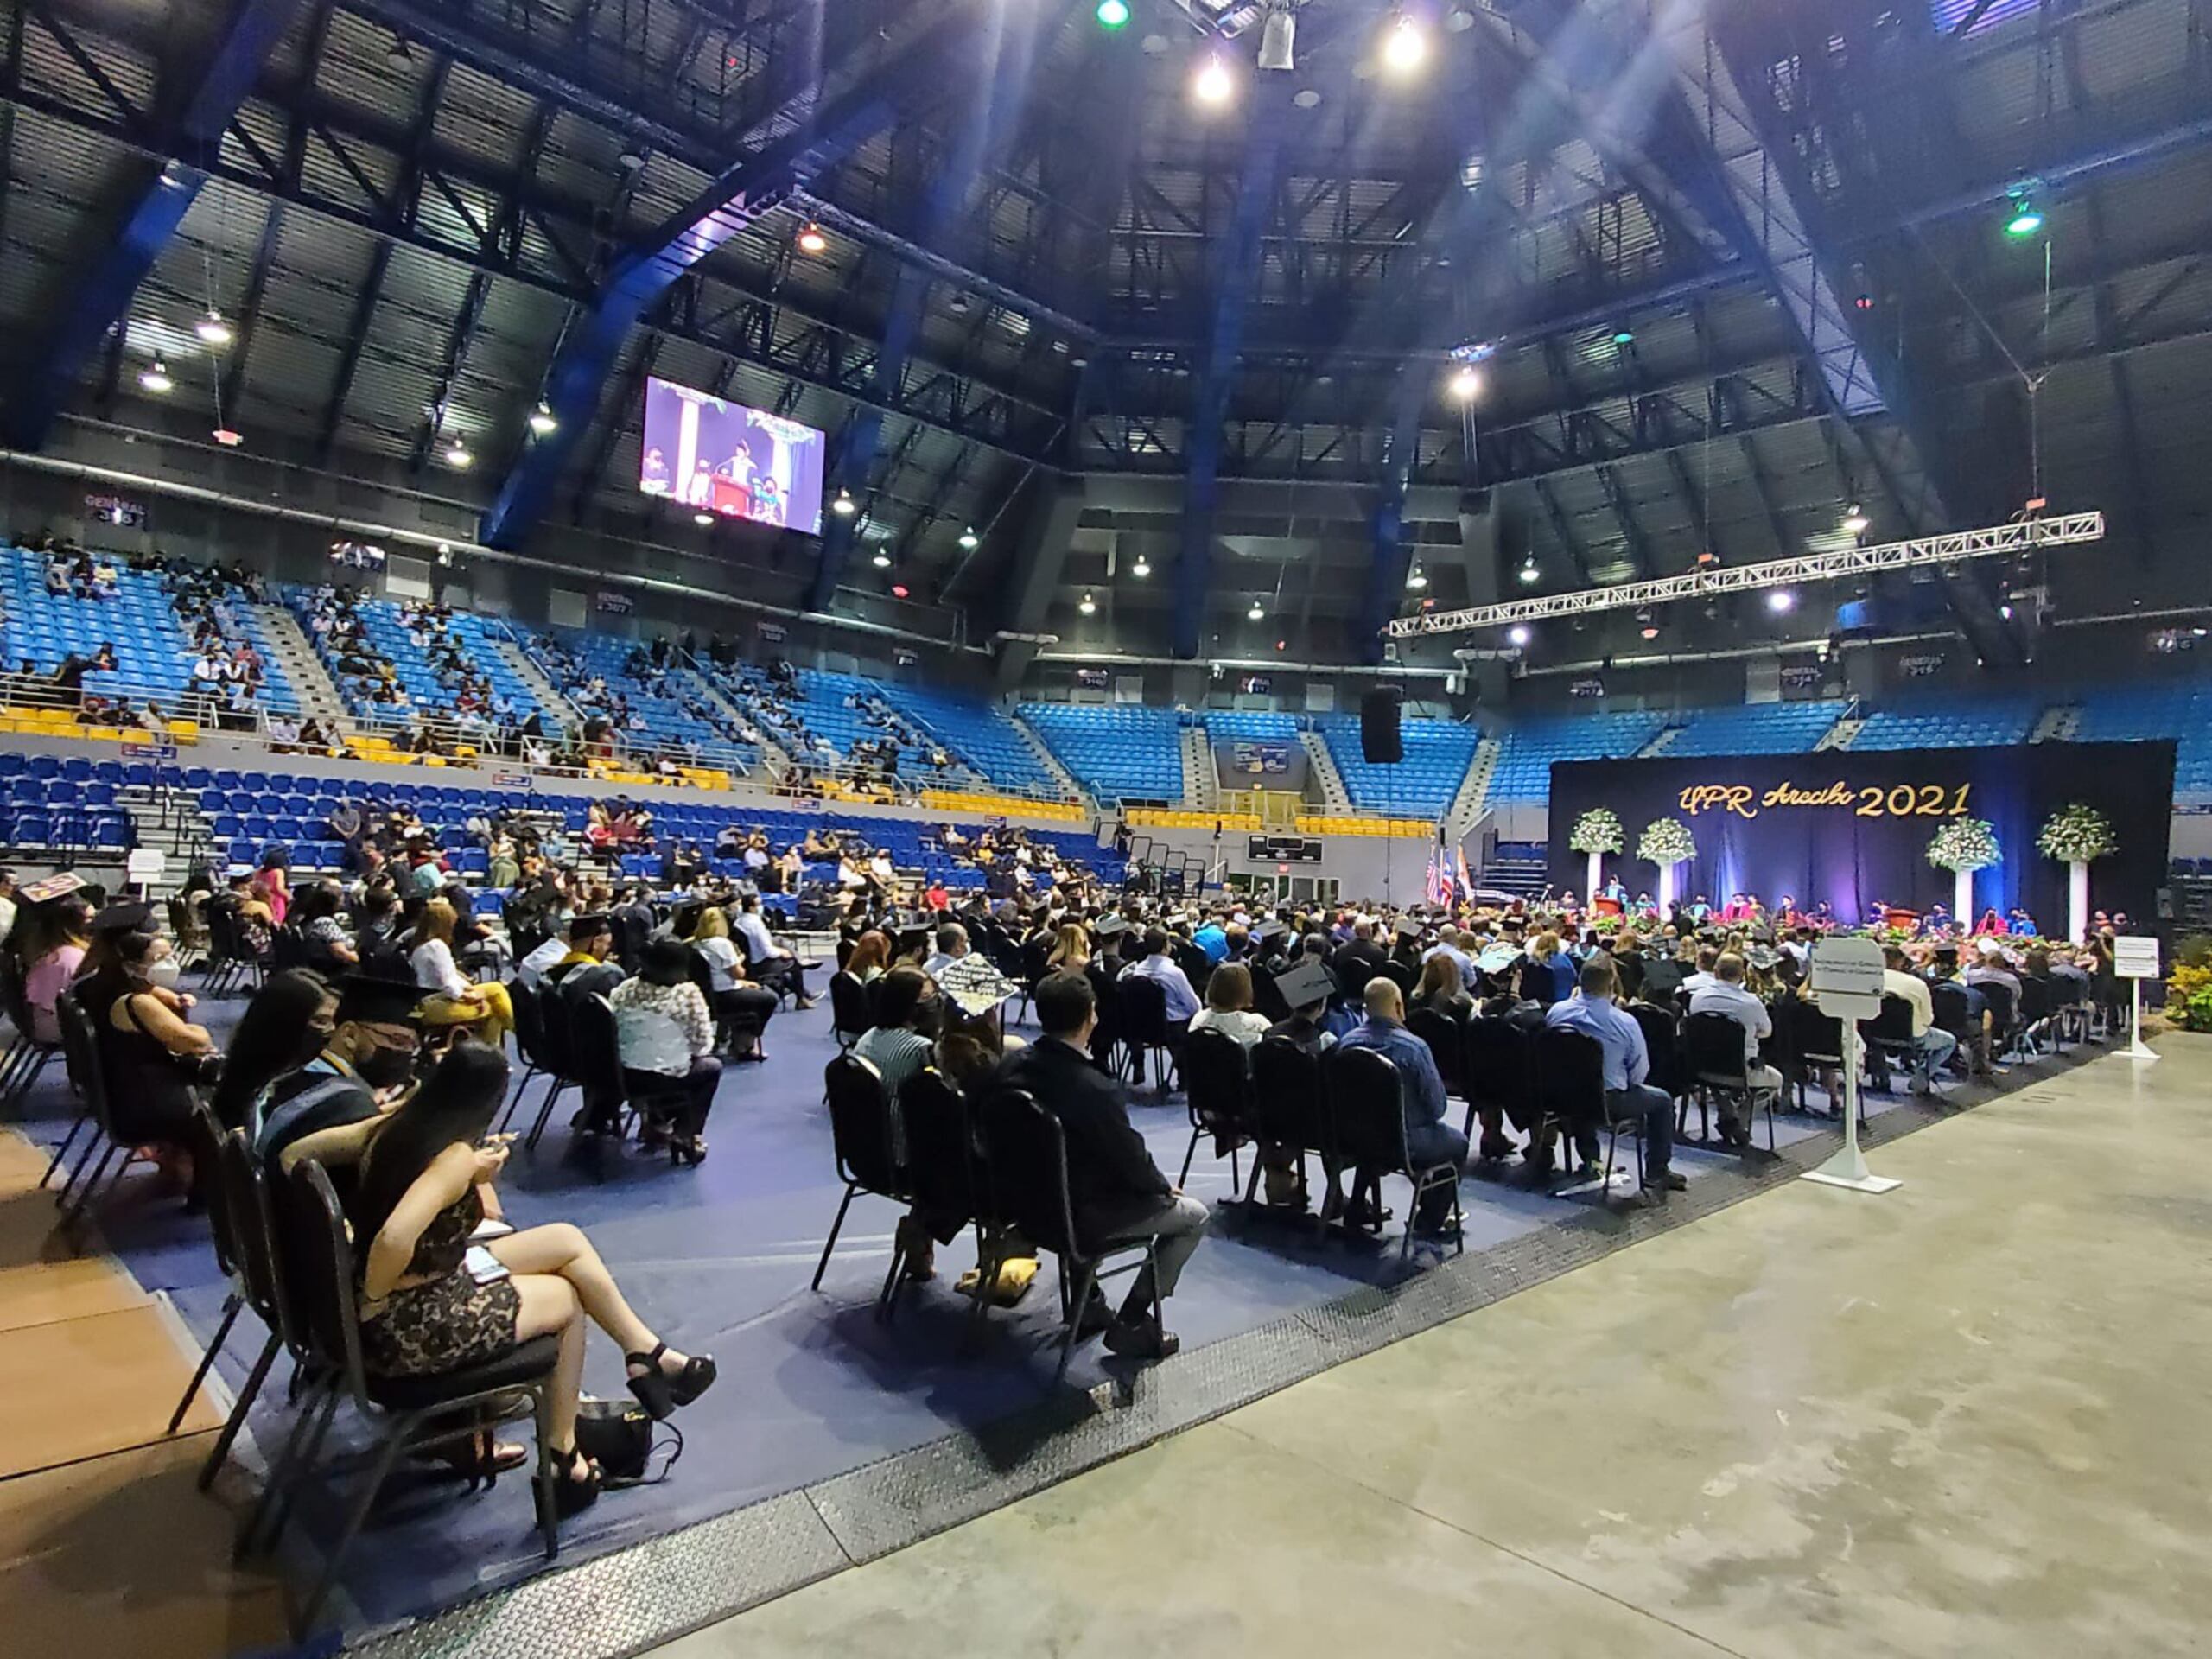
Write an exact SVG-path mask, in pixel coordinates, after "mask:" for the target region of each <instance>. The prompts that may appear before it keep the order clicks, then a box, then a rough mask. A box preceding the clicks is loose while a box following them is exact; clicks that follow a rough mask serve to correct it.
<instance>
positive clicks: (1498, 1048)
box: [1461, 1014, 1540, 1141]
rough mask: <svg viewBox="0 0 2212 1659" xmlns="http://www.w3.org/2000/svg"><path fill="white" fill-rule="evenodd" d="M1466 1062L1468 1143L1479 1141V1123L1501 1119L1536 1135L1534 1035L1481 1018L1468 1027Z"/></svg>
mask: <svg viewBox="0 0 2212 1659" xmlns="http://www.w3.org/2000/svg"><path fill="white" fill-rule="evenodd" d="M1464 1048H1465V1061H1464V1063H1463V1065H1462V1067H1461V1070H1462V1073H1463V1076H1464V1078H1465V1085H1466V1096H1467V1127H1466V1129H1465V1134H1466V1136H1467V1139H1468V1140H1469V1141H1473V1140H1474V1138H1475V1118H1476V1116H1477V1115H1478V1114H1479V1113H1482V1112H1485V1111H1494V1112H1497V1113H1498V1114H1499V1115H1500V1116H1502V1117H1503V1118H1504V1120H1505V1121H1506V1122H1510V1123H1511V1124H1512V1125H1513V1127H1514V1128H1516V1129H1519V1130H1520V1131H1521V1132H1522V1134H1524V1135H1533V1134H1535V1131H1536V1122H1537V1118H1538V1117H1539V1116H1540V1114H1539V1112H1538V1111H1537V1109H1536V1103H1535V1058H1534V1054H1533V1051H1532V1049H1531V1046H1530V1044H1529V1033H1528V1032H1527V1031H1526V1030H1525V1029H1523V1028H1522V1027H1520V1026H1517V1025H1516V1024H1515V1023H1514V1022H1513V1021H1512V1020H1506V1019H1502V1018H1500V1017H1498V1016H1497V1015H1494V1014H1477V1015H1476V1016H1475V1017H1474V1018H1473V1019H1471V1020H1468V1021H1467V1029H1466V1033H1465V1040H1464Z"/></svg>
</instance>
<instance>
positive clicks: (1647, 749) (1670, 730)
mask: <svg viewBox="0 0 2212 1659" xmlns="http://www.w3.org/2000/svg"><path fill="white" fill-rule="evenodd" d="M1681 734H1682V728H1681V727H1679V726H1662V727H1661V728H1659V729H1658V730H1657V731H1656V732H1654V733H1653V734H1651V741H1649V743H1646V744H1645V745H1644V746H1643V747H1642V748H1640V749H1638V750H1637V752H1636V757H1635V758H1636V759H1637V760H1649V759H1650V758H1651V757H1652V756H1653V755H1655V754H1664V753H1667V751H1668V750H1669V749H1671V748H1673V747H1675V739H1676V738H1678V737H1680V736H1681Z"/></svg>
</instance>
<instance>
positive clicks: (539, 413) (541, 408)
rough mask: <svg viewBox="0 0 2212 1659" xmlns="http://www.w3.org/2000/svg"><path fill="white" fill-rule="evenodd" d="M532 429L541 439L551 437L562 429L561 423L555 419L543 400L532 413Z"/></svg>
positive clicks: (541, 399) (540, 400)
mask: <svg viewBox="0 0 2212 1659" xmlns="http://www.w3.org/2000/svg"><path fill="white" fill-rule="evenodd" d="M530 429H531V431H533V432H535V433H537V435H538V436H539V437H541V438H543V437H550V435H552V434H554V433H556V432H557V431H559V430H560V429H561V423H560V422H558V421H556V420H555V419H554V418H553V411H552V410H551V409H550V407H548V405H547V404H546V403H545V401H544V399H543V398H540V399H539V400H538V404H537V408H536V409H533V410H531V411H530Z"/></svg>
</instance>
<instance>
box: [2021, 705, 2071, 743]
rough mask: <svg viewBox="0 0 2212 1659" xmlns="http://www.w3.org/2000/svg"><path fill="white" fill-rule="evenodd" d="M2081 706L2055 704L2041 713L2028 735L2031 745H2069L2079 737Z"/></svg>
mask: <svg viewBox="0 0 2212 1659" xmlns="http://www.w3.org/2000/svg"><path fill="white" fill-rule="evenodd" d="M2081 732H2082V705H2081V704H2080V703H2078V702H2062V703H2056V704H2054V705H2053V706H2051V707H2050V708H2049V709H2044V711H2043V716H2042V718H2041V719H2039V720H2037V721H2036V727H2035V729H2034V730H2033V731H2031V732H2030V733H2029V734H2028V741H2029V742H2031V743H2071V742H2072V741H2074V740H2075V738H2076V737H2078V736H2080V735H2081Z"/></svg>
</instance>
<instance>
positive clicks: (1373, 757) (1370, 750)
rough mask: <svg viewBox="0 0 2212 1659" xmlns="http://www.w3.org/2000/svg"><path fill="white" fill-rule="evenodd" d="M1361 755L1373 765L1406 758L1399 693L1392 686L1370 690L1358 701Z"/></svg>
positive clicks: (1387, 764)
mask: <svg viewBox="0 0 2212 1659" xmlns="http://www.w3.org/2000/svg"><path fill="white" fill-rule="evenodd" d="M1359 758H1360V759H1361V760H1364V761H1366V762H1367V764H1368V765H1369V766H1395V764H1396V763H1397V762H1399V761H1401V760H1404V759H1405V758H1406V746H1405V744H1404V743H1403V742H1402V741H1400V740H1399V736H1398V693H1397V691H1396V690H1395V688H1393V687H1388V686H1386V687H1384V688H1383V689H1382V690H1376V691H1370V692H1369V693H1368V694H1367V695H1366V696H1363V697H1362V698H1361V699H1360V700H1359Z"/></svg>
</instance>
